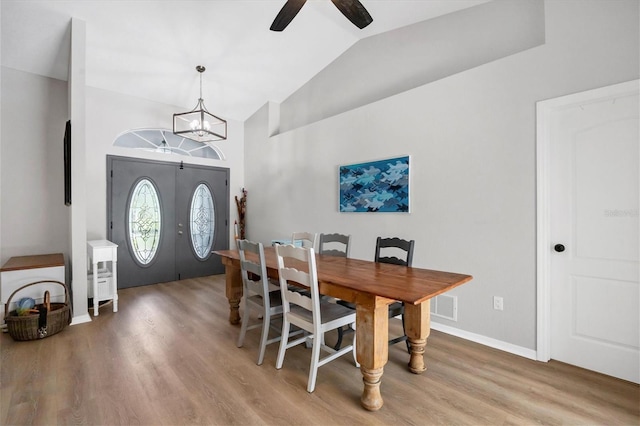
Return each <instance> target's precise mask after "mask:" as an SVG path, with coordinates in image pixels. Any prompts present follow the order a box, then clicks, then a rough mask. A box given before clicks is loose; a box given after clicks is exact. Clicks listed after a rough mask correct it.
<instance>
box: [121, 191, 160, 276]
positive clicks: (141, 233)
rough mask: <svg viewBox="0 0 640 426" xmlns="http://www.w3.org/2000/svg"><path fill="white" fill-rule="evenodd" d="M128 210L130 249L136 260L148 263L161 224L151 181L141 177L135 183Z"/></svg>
mask: <svg viewBox="0 0 640 426" xmlns="http://www.w3.org/2000/svg"><path fill="white" fill-rule="evenodd" d="M128 210H129V214H128V216H129V242H130V243H131V249H132V251H133V254H134V256H135V258H136V260H137V261H138V262H140V263H141V264H142V265H148V264H149V263H151V261H152V260H153V258H154V257H155V255H156V253H157V251H158V246H159V245H160V231H161V225H162V217H161V213H160V199H159V197H158V191H157V190H156V187H155V185H154V184H153V182H151V181H150V180H149V179H142V180H140V181H139V182H138V183H137V184H136V186H135V188H134V190H133V195H132V196H131V202H130V204H129V209H128Z"/></svg>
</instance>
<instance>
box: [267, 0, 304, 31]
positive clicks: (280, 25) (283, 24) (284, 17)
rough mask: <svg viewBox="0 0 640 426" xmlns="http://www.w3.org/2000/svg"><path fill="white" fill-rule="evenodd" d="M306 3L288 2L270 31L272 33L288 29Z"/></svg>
mask: <svg viewBox="0 0 640 426" xmlns="http://www.w3.org/2000/svg"><path fill="white" fill-rule="evenodd" d="M306 2H307V0H287V2H286V3H285V4H284V6H282V9H280V12H279V13H278V16H276V19H274V20H273V24H271V28H269V29H270V30H271V31H282V30H284V29H285V28H287V25H289V23H290V22H291V20H293V18H295V17H296V15H297V14H298V12H300V9H302V6H304V4H305V3H306Z"/></svg>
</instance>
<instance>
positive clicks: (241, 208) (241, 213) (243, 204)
mask: <svg viewBox="0 0 640 426" xmlns="http://www.w3.org/2000/svg"><path fill="white" fill-rule="evenodd" d="M235 198H236V206H237V207H238V221H239V225H240V235H237V234H236V237H237V238H239V239H241V240H244V239H245V225H246V221H245V214H246V212H247V190H246V189H244V188H242V197H240V199H238V196H237V195H236V196H235Z"/></svg>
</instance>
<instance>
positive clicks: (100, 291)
mask: <svg viewBox="0 0 640 426" xmlns="http://www.w3.org/2000/svg"><path fill="white" fill-rule="evenodd" d="M87 266H89V267H90V268H91V269H90V271H89V276H88V279H87V284H88V286H89V288H88V289H87V293H88V296H89V297H93V315H94V316H98V315H99V312H98V308H99V304H100V302H102V301H104V300H113V312H118V245H117V244H114V243H112V242H111V241H108V240H93V241H87Z"/></svg>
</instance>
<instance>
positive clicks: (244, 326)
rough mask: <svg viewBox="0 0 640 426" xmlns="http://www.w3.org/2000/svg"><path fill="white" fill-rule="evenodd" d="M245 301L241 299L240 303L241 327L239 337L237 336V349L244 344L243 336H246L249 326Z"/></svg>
mask: <svg viewBox="0 0 640 426" xmlns="http://www.w3.org/2000/svg"><path fill="white" fill-rule="evenodd" d="M247 305H248V303H247V299H246V298H244V299H243V303H242V326H241V327H240V336H238V343H237V344H236V346H237V347H239V348H241V347H242V345H243V344H244V336H245V334H247V326H248V325H249V316H250V315H249V309H248V306H247Z"/></svg>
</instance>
